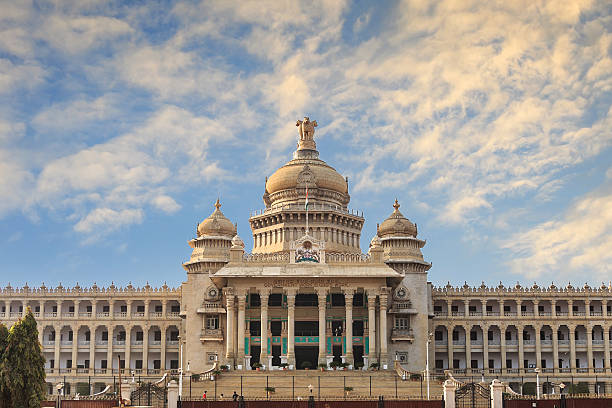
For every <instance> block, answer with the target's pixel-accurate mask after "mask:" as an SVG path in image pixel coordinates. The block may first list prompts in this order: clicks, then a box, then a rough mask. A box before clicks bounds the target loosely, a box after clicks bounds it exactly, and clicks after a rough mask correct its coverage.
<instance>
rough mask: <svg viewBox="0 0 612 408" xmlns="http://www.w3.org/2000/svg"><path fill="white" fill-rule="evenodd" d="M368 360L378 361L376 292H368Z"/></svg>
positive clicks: (371, 361)
mask: <svg viewBox="0 0 612 408" xmlns="http://www.w3.org/2000/svg"><path fill="white" fill-rule="evenodd" d="M368 342H369V348H368V362H369V363H370V364H371V363H374V362H376V361H377V360H376V293H374V292H369V293H368Z"/></svg>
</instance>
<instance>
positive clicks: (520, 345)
mask: <svg viewBox="0 0 612 408" xmlns="http://www.w3.org/2000/svg"><path fill="white" fill-rule="evenodd" d="M517 330H518V350H519V352H518V358H519V361H518V365H519V366H518V368H519V370H520V372H523V370H524V368H525V365H524V364H525V345H524V344H523V342H524V341H525V339H524V337H523V332H524V331H525V326H517Z"/></svg>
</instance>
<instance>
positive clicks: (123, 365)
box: [119, 359, 125, 368]
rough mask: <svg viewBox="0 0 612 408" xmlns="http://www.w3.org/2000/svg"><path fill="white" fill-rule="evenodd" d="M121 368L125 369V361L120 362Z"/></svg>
mask: <svg viewBox="0 0 612 408" xmlns="http://www.w3.org/2000/svg"><path fill="white" fill-rule="evenodd" d="M119 368H125V359H123V360H119Z"/></svg>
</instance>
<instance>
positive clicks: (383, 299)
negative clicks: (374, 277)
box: [379, 288, 389, 368]
mask: <svg viewBox="0 0 612 408" xmlns="http://www.w3.org/2000/svg"><path fill="white" fill-rule="evenodd" d="M387 291H388V289H387V288H384V291H381V293H380V297H379V299H380V304H379V311H380V312H379V314H380V333H379V337H380V360H379V363H380V368H384V366H385V365H387V366H388V364H389V361H388V353H387V301H388V296H389V295H388V293H387Z"/></svg>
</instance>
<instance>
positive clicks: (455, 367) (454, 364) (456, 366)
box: [453, 359, 459, 369]
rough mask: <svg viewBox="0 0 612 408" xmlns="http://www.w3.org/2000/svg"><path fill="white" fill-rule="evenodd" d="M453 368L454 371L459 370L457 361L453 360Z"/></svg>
mask: <svg viewBox="0 0 612 408" xmlns="http://www.w3.org/2000/svg"><path fill="white" fill-rule="evenodd" d="M453 368H454V369H458V368H459V360H456V359H455V360H453Z"/></svg>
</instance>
